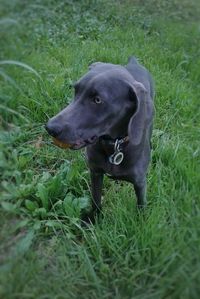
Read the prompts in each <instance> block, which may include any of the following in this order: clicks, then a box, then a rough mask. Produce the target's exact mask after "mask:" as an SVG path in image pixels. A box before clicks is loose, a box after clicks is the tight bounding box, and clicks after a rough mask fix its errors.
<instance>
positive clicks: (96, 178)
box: [83, 170, 103, 223]
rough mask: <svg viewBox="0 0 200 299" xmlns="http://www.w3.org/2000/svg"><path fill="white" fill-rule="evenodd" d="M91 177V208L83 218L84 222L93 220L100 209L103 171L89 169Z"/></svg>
mask: <svg viewBox="0 0 200 299" xmlns="http://www.w3.org/2000/svg"><path fill="white" fill-rule="evenodd" d="M90 177H91V193H92V209H91V211H90V212H89V214H87V215H86V216H85V217H84V218H83V221H85V222H92V223H94V221H95V216H98V215H99V214H100V211H101V195H102V185H103V173H99V172H96V171H94V170H90Z"/></svg>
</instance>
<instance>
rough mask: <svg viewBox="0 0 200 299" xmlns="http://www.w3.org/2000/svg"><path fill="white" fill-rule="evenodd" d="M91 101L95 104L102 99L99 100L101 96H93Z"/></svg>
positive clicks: (99, 102)
mask: <svg viewBox="0 0 200 299" xmlns="http://www.w3.org/2000/svg"><path fill="white" fill-rule="evenodd" d="M93 102H94V103H95V104H101V103H102V100H101V98H100V97H97V96H96V97H94V98H93Z"/></svg>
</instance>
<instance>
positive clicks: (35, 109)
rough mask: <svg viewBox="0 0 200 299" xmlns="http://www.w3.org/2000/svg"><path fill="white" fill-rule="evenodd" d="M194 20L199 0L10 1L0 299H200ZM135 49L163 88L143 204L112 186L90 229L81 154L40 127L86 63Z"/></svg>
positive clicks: (199, 49) (4, 28) (0, 88)
mask: <svg viewBox="0 0 200 299" xmlns="http://www.w3.org/2000/svg"><path fill="white" fill-rule="evenodd" d="M199 15H200V5H199V2H198V1H197V0H196V1H194V0H192V1H186V0H183V1H181V0H170V1H159V0H152V1H130V0H129V1H128V0H125V1H114V0H112V1H104V0H99V1H94V0H88V1H83V0H82V1H72V0H71V1H70V0H69V1H64V0H62V1H56V0H50V1H48V0H44V1H42V0H37V1H33V0H30V1H20V0H12V1H11V0H7V1H6V0H2V1H1V3H0V47H1V51H0V100H1V101H0V140H1V142H0V179H1V185H0V192H1V194H0V214H1V217H0V225H1V228H0V230H1V233H0V260H1V266H0V298H2V299H11V298H13V299H14V298H15V299H16V298H19V299H23V298H31V299H32V298H34V299H35V298H37V299H53V298H55V299H73V298H77V299H81V298H84V299H85V298H87V299H94V298H116V299H126V298H127V299H140V298H141V299H150V298H152V299H161V298H166V299H167V298H168V299H169V298H182V299H183V298H188V299H192V298H199V294H200V226H199V223H200V125H199V123H200V104H199V97H200V83H199V82H200V59H199V57H200V46H199V45H200V38H199V36H200V35H199V33H200V32H199V31H200V23H199ZM132 54H134V55H135V56H137V57H138V58H139V60H140V61H141V62H142V63H143V64H144V65H145V66H146V67H147V68H148V69H149V70H150V71H151V73H152V74H153V77H154V80H155V85H156V99H155V105H156V118H155V125H154V132H153V152H152V164H151V167H150V169H149V175H148V207H147V209H146V210H145V211H144V212H143V213H141V214H139V213H138V212H137V209H136V206H135V195H134V193H133V190H132V189H133V188H132V186H131V185H129V184H128V183H119V184H116V183H114V182H112V181H111V180H109V179H108V178H105V182H104V201H103V217H102V219H100V221H99V222H98V223H96V224H95V225H94V226H93V225H91V226H90V227H89V228H87V229H86V228H82V227H81V225H80V213H81V211H82V210H87V209H88V207H89V203H90V191H89V175H88V170H87V166H86V163H85V160H84V151H80V152H72V151H64V150H61V149H58V148H56V147H54V146H53V145H51V143H50V139H49V138H48V136H47V134H46V133H45V130H44V123H45V122H46V121H47V119H48V118H49V117H51V116H52V115H54V114H55V113H56V112H58V111H59V110H60V109H61V108H63V107H64V106H65V105H66V104H67V103H69V102H70V99H71V98H72V97H73V89H72V87H71V86H72V83H73V82H74V81H75V80H76V79H78V78H79V77H80V76H81V75H82V74H84V73H85V72H86V71H87V68H88V65H89V64H90V63H92V62H94V61H104V62H112V63H119V64H126V62H127V58H128V57H129V56H130V55H132Z"/></svg>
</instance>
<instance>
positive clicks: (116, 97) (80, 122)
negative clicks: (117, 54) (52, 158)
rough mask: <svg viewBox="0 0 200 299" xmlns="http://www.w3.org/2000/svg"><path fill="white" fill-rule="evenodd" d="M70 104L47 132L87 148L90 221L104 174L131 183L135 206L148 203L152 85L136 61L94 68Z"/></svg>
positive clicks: (97, 208)
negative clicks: (90, 185) (147, 176)
mask: <svg viewBox="0 0 200 299" xmlns="http://www.w3.org/2000/svg"><path fill="white" fill-rule="evenodd" d="M74 88H75V98H74V100H73V102H72V103H71V104H70V105H68V106H67V107H66V108H65V109H63V110H62V111H61V112H60V113H58V114H57V115H56V116H54V117H53V118H51V119H50V120H49V121H48V123H47V125H46V129H47V131H48V133H49V134H50V135H51V136H53V137H54V138H55V140H56V141H57V145H59V146H61V147H62V145H63V147H64V145H66V146H67V144H68V145H69V147H70V148H72V149H80V148H82V147H87V159H88V165H89V168H90V172H91V184H92V188H91V189H92V197H93V200H92V210H91V212H90V214H89V215H87V217H85V220H86V221H91V222H93V221H94V219H95V215H98V214H99V212H100V210H101V193H102V183H103V175H104V174H107V175H108V176H110V177H111V178H113V179H117V180H125V181H128V182H131V183H133V185H134V189H135V193H136V197H137V205H138V207H143V206H145V204H146V174H147V168H148V165H149V162H150V154H151V143H150V139H151V134H152V126H153V115H154V106H153V98H154V90H153V81H152V78H151V75H150V74H149V72H148V71H147V70H146V69H145V68H144V67H143V66H141V65H140V64H139V63H138V61H137V60H136V58H135V57H131V58H130V59H129V62H128V65H127V66H126V67H124V66H120V65H114V64H110V63H101V62H96V63H93V64H92V65H91V66H90V67H89V72H88V73H87V74H86V75H84V76H83V77H82V78H81V79H80V80H79V81H78V82H77V83H76V84H75V85H74Z"/></svg>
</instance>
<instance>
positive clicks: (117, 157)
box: [109, 152, 124, 165]
mask: <svg viewBox="0 0 200 299" xmlns="http://www.w3.org/2000/svg"><path fill="white" fill-rule="evenodd" d="M123 160H124V154H123V153H122V152H117V153H114V154H112V155H111V156H110V157H109V162H110V163H111V164H114V165H119V164H121V163H122V161H123Z"/></svg>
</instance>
